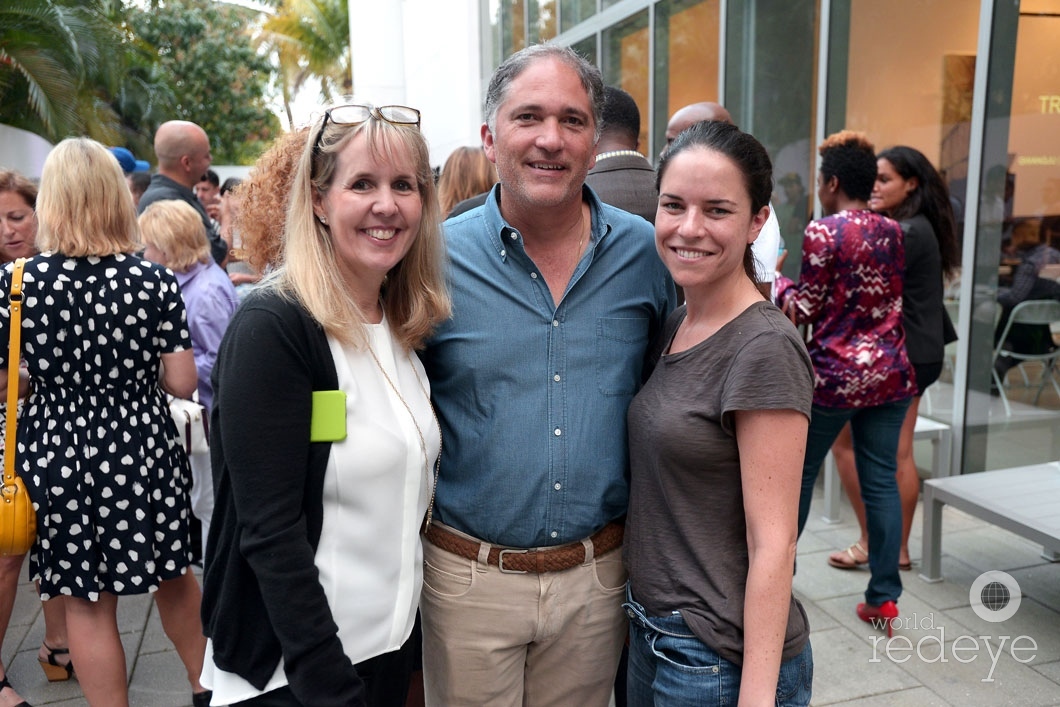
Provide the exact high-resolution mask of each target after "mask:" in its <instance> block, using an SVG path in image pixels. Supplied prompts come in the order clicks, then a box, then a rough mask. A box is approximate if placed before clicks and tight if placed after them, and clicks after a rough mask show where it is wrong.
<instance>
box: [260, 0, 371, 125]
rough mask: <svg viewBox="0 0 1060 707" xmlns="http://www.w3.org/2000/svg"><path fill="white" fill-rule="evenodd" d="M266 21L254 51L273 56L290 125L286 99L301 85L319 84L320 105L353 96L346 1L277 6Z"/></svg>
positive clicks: (291, 0)
mask: <svg viewBox="0 0 1060 707" xmlns="http://www.w3.org/2000/svg"><path fill="white" fill-rule="evenodd" d="M277 5H278V7H277V11H276V14H274V15H272V16H271V17H269V18H268V19H267V20H265V22H264V24H263V25H262V31H261V33H260V35H259V46H260V47H261V48H262V49H263V50H264V51H267V52H269V53H271V54H274V55H275V56H276V59H277V63H278V64H279V66H280V71H279V77H278V78H279V85H280V91H281V93H282V96H283V100H284V107H285V109H286V110H287V119H288V122H291V108H290V99H291V96H293V95H294V94H295V93H297V92H298V90H299V89H300V88H301V87H302V86H303V85H304V84H305V82H306V81H307V80H310V79H314V80H316V81H319V82H320V92H321V95H322V97H323V98H324V100H325V101H329V102H330V101H331V100H332V99H333V98H334V97H335V96H337V95H345V94H352V93H353V78H352V57H351V55H350V50H349V47H350V23H349V3H348V2H347V0H280V1H279V2H278V3H277Z"/></svg>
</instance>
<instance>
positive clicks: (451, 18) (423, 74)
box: [403, 0, 482, 167]
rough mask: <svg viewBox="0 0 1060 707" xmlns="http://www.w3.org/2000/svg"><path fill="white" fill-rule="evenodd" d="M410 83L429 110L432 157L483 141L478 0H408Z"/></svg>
mask: <svg viewBox="0 0 1060 707" xmlns="http://www.w3.org/2000/svg"><path fill="white" fill-rule="evenodd" d="M403 5H404V44H405V88H406V97H407V100H408V105H410V106H413V107H415V108H419V109H420V111H421V112H422V113H423V133H424V135H426V136H427V141H428V143H429V144H430V146H431V163H432V164H434V165H436V166H439V167H440V166H441V165H442V164H443V163H444V162H445V159H446V158H447V157H448V156H449V153H451V152H452V151H453V150H454V149H456V148H457V147H462V146H464V145H479V144H481V139H480V138H479V129H480V128H481V126H482V95H481V94H482V79H481V73H482V71H481V67H480V63H481V62H480V54H481V50H480V44H481V36H480V29H479V25H480V23H479V2H478V0H441V1H439V0H404V3H403Z"/></svg>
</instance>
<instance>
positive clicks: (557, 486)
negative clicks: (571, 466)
mask: <svg viewBox="0 0 1060 707" xmlns="http://www.w3.org/2000/svg"><path fill="white" fill-rule="evenodd" d="M552 488H554V489H556V490H557V491H559V490H560V489H561V488H563V484H561V483H560V482H558V481H557V482H556V485H555V486H553V487H552Z"/></svg>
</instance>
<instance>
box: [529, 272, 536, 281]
mask: <svg viewBox="0 0 1060 707" xmlns="http://www.w3.org/2000/svg"><path fill="white" fill-rule="evenodd" d="M530 277H532V278H533V279H535V280H536V279H537V273H536V272H532V273H530Z"/></svg>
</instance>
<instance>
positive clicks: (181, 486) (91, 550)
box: [0, 255, 191, 601]
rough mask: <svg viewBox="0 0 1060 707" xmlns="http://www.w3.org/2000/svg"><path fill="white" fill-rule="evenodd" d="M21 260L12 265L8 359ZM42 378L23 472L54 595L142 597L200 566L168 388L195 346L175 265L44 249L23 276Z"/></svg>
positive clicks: (31, 399)
mask: <svg viewBox="0 0 1060 707" xmlns="http://www.w3.org/2000/svg"><path fill="white" fill-rule="evenodd" d="M11 270H12V266H11V265H10V264H8V265H7V266H5V268H4V270H3V273H2V275H0V293H3V294H2V295H0V343H2V346H0V348H2V349H3V350H2V352H0V361H2V365H0V367H5V368H6V366H7V365H8V361H7V358H8V350H7V342H8V337H9V332H10V328H9V327H10V321H11V320H10V306H9V304H8V293H9V292H10V289H11ZM23 281H24V285H23V294H24V300H23V301H24V303H25V305H24V307H23V315H22V358H23V360H24V361H25V364H26V366H27V367H28V369H29V373H30V381H31V388H30V394H29V396H28V397H27V398H26V401H25V405H24V406H23V410H22V414H21V415H20V417H19V420H18V468H19V472H20V473H21V474H22V477H23V479H24V480H25V482H26V484H27V486H28V487H29V491H30V495H31V497H32V499H33V502H34V505H35V506H36V507H37V542H36V544H35V545H34V546H33V549H32V551H31V555H30V574H31V575H32V576H34V577H39V578H40V580H41V587H40V589H41V598H43V599H47V598H50V597H53V596H58V595H73V596H76V597H81V598H85V599H89V600H92V601H95V600H96V599H98V597H99V593H100V592H110V593H112V594H119V595H120V594H142V593H144V592H147V591H153V590H155V589H157V588H158V584H159V582H160V581H161V580H164V579H170V578H173V577H177V576H179V575H180V574H181V573H182V572H183V571H184V570H185V569H186V568H187V567H188V565H189V564H190V553H189V548H190V542H189V534H188V516H189V512H190V511H189V507H188V489H189V487H190V470H189V469H188V460H187V456H186V455H185V454H183V452H182V450H181V448H180V447H179V446H178V443H177V441H176V428H175V427H174V426H173V422H172V419H171V418H170V416H169V408H168V405H167V403H166V398H165V394H164V393H163V392H162V390H161V388H160V387H159V385H158V376H159V367H160V363H161V358H160V357H161V355H162V354H164V353H171V352H175V351H181V350H184V349H188V348H191V339H190V337H189V335H188V330H187V325H186V322H185V320H186V314H185V310H184V303H183V300H182V299H181V296H180V289H179V287H178V286H177V281H176V279H175V278H174V277H173V274H172V273H171V272H169V271H168V270H166V269H165V268H162V267H160V266H158V265H155V264H153V263H150V262H147V261H145V260H141V259H140V258H138V257H135V256H131V255H114V256H106V257H102V258H95V257H91V258H66V257H64V256H59V255H39V256H37V257H35V258H32V259H31V260H29V261H28V262H27V263H26V268H25V274H24V276H23Z"/></svg>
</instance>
